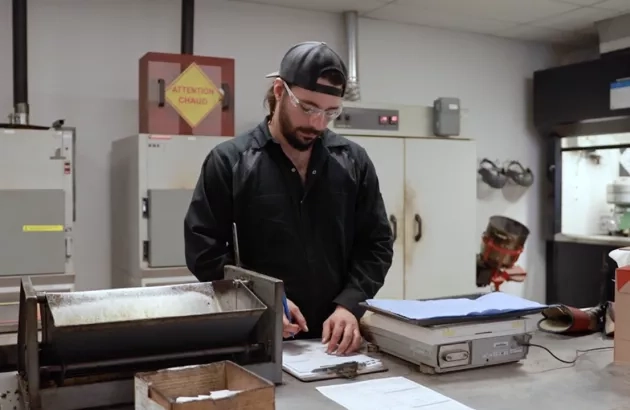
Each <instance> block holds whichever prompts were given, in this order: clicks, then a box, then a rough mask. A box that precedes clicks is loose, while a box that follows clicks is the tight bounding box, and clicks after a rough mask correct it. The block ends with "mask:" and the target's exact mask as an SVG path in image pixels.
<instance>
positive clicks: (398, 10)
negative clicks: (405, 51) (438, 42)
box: [365, 2, 515, 34]
mask: <svg viewBox="0 0 630 410" xmlns="http://www.w3.org/2000/svg"><path fill="white" fill-rule="evenodd" d="M365 17H369V18H373V19H377V20H388V21H396V22H401V23H409V24H419V25H423V26H429V27H436V28H444V29H450V30H457V31H467V32H474V33H483V34H493V33H496V32H498V31H501V30H505V29H507V28H509V27H512V26H514V25H515V23H508V22H505V21H499V20H494V19H489V18H482V17H474V16H466V15H464V14H456V13H447V12H441V11H436V10H431V9H425V10H422V11H421V12H420V11H419V10H418V8H417V6H415V5H413V4H409V3H403V4H400V2H395V3H392V4H388V5H387V6H384V7H382V8H379V9H377V10H375V11H372V12H369V13H367V14H365Z"/></svg>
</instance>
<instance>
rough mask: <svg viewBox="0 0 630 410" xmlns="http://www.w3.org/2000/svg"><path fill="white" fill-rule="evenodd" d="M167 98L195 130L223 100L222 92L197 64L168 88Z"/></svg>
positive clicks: (184, 72) (193, 64)
mask: <svg viewBox="0 0 630 410" xmlns="http://www.w3.org/2000/svg"><path fill="white" fill-rule="evenodd" d="M165 96H166V101H168V103H169V104H170V105H171V106H172V107H173V108H174V109H175V111H177V113H178V114H179V115H180V116H181V117H182V118H183V119H184V120H185V121H186V122H187V123H188V125H190V126H191V127H193V128H194V127H196V126H197V125H199V123H200V122H201V121H203V120H204V118H206V117H207V116H208V114H210V112H211V111H212V110H213V109H214V108H215V107H216V106H217V104H219V102H220V101H221V100H222V99H223V95H222V94H221V91H220V90H219V89H218V88H217V86H216V85H214V83H213V82H212V80H210V78H209V77H208V76H207V75H206V73H205V72H204V71H203V70H202V69H201V67H199V66H198V65H197V64H195V63H192V64H191V65H189V66H188V68H186V69H185V70H184V71H183V72H182V73H181V74H180V75H179V76H178V77H177V78H176V79H175V81H173V82H172V83H171V84H170V85H169V86H168V87H167V88H166V92H165Z"/></svg>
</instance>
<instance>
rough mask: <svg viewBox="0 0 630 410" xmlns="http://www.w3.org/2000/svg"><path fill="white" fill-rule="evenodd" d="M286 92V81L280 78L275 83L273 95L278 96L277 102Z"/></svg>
mask: <svg viewBox="0 0 630 410" xmlns="http://www.w3.org/2000/svg"><path fill="white" fill-rule="evenodd" d="M285 91H286V90H285V89H284V81H282V80H281V79H280V78H276V79H275V80H274V82H273V94H274V95H275V96H276V100H277V101H280V97H282V94H283V93H284V92H285Z"/></svg>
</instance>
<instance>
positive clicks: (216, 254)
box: [184, 42, 393, 354]
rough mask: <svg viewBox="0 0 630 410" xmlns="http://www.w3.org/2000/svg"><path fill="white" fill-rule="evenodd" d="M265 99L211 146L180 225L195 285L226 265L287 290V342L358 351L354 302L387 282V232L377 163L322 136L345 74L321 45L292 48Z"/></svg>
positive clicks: (337, 109) (337, 107)
mask: <svg viewBox="0 0 630 410" xmlns="http://www.w3.org/2000/svg"><path fill="white" fill-rule="evenodd" d="M268 77H274V78H275V80H274V82H273V85H272V86H271V88H270V90H269V93H268V94H267V102H268V104H269V116H267V117H266V118H265V119H264V121H262V122H261V123H260V124H259V125H258V126H257V127H256V128H254V129H252V130H250V131H248V132H246V133H244V134H242V135H240V136H237V137H235V138H233V139H231V140H230V141H227V142H224V143H221V144H219V145H218V146H217V147H215V148H214V149H213V150H212V151H211V152H210V154H209V155H208V157H207V158H206V160H205V161H204V163H203V166H202V170H201V175H200V177H199V181H198V183H197V186H196V188H195V192H194V194H193V198H192V202H191V204H190V208H189V209H188V213H187V215H186V218H185V223H184V228H185V243H186V262H187V265H188V268H189V269H190V271H191V272H192V273H193V274H194V275H195V276H196V277H197V278H198V279H199V280H200V281H211V280H217V279H221V278H223V267H224V265H226V264H233V263H234V262H233V252H232V250H233V244H232V223H233V222H235V223H236V225H237V229H238V237H239V249H240V256H241V260H242V264H243V266H244V267H246V268H248V269H251V270H254V271H257V272H260V273H263V274H266V275H269V276H273V277H276V278H279V279H281V280H282V281H283V282H284V286H285V291H286V295H287V298H288V304H289V310H290V313H291V316H292V322H293V323H291V322H289V320H287V318H286V316H285V318H284V327H283V337H285V338H286V337H290V336H291V335H294V336H295V337H299V338H319V337H321V338H322V342H323V343H326V344H327V347H328V351H329V352H330V353H333V352H336V353H337V354H345V353H350V352H353V351H356V350H357V349H358V348H359V347H360V345H361V341H362V339H361V334H360V331H359V324H358V319H360V317H361V316H362V315H363V313H364V311H363V310H362V309H361V308H360V306H358V303H359V302H362V301H365V300H366V299H369V298H373V297H374V295H375V294H376V292H377V291H378V290H379V289H380V288H381V287H382V286H383V282H384V280H385V275H386V273H387V271H388V269H389V267H390V265H391V262H392V255H393V249H392V246H393V240H392V232H391V228H390V226H389V222H388V220H387V215H386V213H385V206H384V204H383V199H382V197H381V193H380V190H379V182H378V178H377V176H376V172H375V171H374V166H373V164H372V162H371V160H370V159H369V157H368V155H367V153H366V152H365V150H364V149H363V148H362V147H360V146H359V145H357V144H355V143H353V142H351V141H348V140H347V139H345V138H342V137H341V136H339V135H336V134H335V133H333V132H331V131H329V130H328V129H327V128H326V127H327V126H328V123H329V122H330V121H331V120H333V119H335V118H336V117H338V116H339V115H340V113H341V110H342V97H343V95H344V92H345V89H346V80H347V70H346V66H345V64H344V63H343V61H342V59H341V58H340V57H339V56H338V55H337V54H336V53H335V52H334V51H333V50H332V49H330V48H329V47H328V46H327V45H326V44H324V43H319V42H306V43H300V44H297V45H295V46H293V47H292V48H291V49H289V51H288V52H287V54H286V55H285V56H284V58H283V59H282V62H281V65H280V71H279V72H278V73H274V74H270V75H269V76H268Z"/></svg>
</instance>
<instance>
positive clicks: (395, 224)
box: [389, 214, 398, 242]
mask: <svg viewBox="0 0 630 410" xmlns="http://www.w3.org/2000/svg"><path fill="white" fill-rule="evenodd" d="M389 222H390V223H391V224H392V232H393V233H394V242H396V238H398V221H397V220H396V217H395V216H394V215H393V214H392V215H390V216H389Z"/></svg>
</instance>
